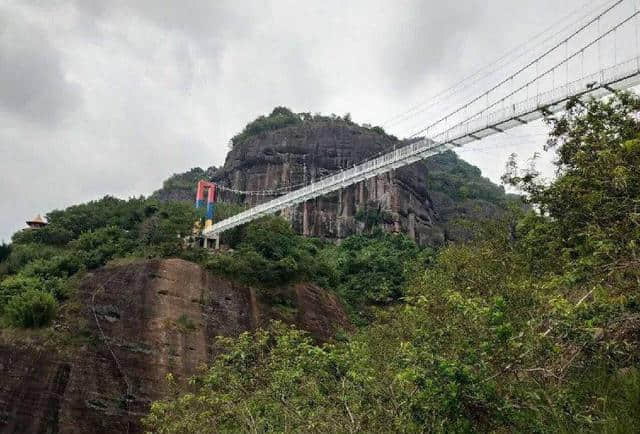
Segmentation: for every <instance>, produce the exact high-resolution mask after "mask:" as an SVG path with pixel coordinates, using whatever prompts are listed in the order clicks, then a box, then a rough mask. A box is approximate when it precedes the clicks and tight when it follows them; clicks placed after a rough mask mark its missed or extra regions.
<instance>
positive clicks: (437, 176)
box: [426, 151, 519, 205]
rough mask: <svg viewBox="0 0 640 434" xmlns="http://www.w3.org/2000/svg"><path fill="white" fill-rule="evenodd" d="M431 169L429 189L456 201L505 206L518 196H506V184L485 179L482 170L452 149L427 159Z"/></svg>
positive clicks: (428, 166)
mask: <svg viewBox="0 0 640 434" xmlns="http://www.w3.org/2000/svg"><path fill="white" fill-rule="evenodd" d="M426 164H427V168H428V170H429V172H428V173H429V178H428V181H429V191H431V192H440V193H444V194H446V195H447V196H449V197H450V198H452V199H453V200H455V201H462V200H465V199H475V200H478V199H479V200H485V201H487V202H491V203H494V204H496V205H505V203H506V202H508V201H509V200H510V199H511V200H512V201H516V200H519V196H515V195H506V194H505V190H504V187H502V186H498V185H496V184H494V183H493V182H491V181H490V180H489V179H488V178H484V177H483V176H482V173H481V172H480V169H478V168H477V167H476V166H473V165H471V164H469V163H467V162H466V161H464V160H462V159H461V158H459V157H458V155H457V154H456V153H455V152H453V151H447V152H444V153H442V154H439V155H435V156H433V157H432V158H430V159H429V160H427V161H426Z"/></svg>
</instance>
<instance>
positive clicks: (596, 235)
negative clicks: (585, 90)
mask: <svg viewBox="0 0 640 434" xmlns="http://www.w3.org/2000/svg"><path fill="white" fill-rule="evenodd" d="M639 110H640V98H638V96H637V95H634V94H629V93H616V94H615V95H614V96H612V97H611V98H609V99H605V100H595V99H592V100H589V101H588V102H586V103H582V102H579V101H577V100H575V101H571V102H570V103H569V104H568V106H567V112H566V113H565V114H563V115H562V116H560V117H559V118H550V119H548V122H549V123H550V125H551V126H552V127H553V129H552V132H551V136H550V139H549V141H548V149H554V150H555V151H556V155H557V160H556V162H555V164H556V168H557V177H556V179H554V180H553V181H552V182H551V183H544V182H543V181H542V180H541V177H540V174H539V173H538V172H537V171H536V170H535V169H529V170H525V171H520V170H518V167H517V164H516V163H515V159H514V158H512V159H511V161H510V163H509V164H508V172H507V174H506V175H505V177H504V180H505V181H506V182H508V183H510V184H512V185H514V186H517V187H519V188H520V189H522V190H523V191H524V192H526V193H527V195H528V200H529V201H530V202H531V203H533V204H535V206H536V207H538V209H539V211H540V214H541V216H542V217H540V218H534V217H532V218H530V220H529V222H528V223H526V224H522V225H521V228H520V229H522V231H521V232H522V233H521V236H523V237H524V238H525V239H529V240H530V241H531V242H533V243H538V245H539V244H540V243H539V241H540V239H539V238H538V237H537V236H536V235H534V233H535V234H543V237H544V238H545V240H547V241H548V242H545V243H543V244H544V246H547V247H552V248H553V249H554V251H555V253H554V255H556V256H559V257H564V258H565V259H566V260H568V261H574V262H575V263H576V264H577V271H578V273H579V274H580V275H581V276H583V277H584V275H585V273H586V274H588V273H591V272H594V271H603V270H604V269H606V270H607V271H611V272H634V270H635V271H637V270H640V259H639V258H640V256H639V254H640V250H639V248H640V246H639V245H638V240H639V239H640V223H639V222H640V211H639V210H638V203H640V122H639V120H638V117H637V113H638V111H639ZM544 224H546V225H547V227H546V228H545V229H544V230H541V226H542V225H544ZM532 230H533V231H534V232H533V233H532V232H531V231H532ZM531 245H532V244H531V243H529V246H531ZM537 253H538V254H540V253H542V252H541V251H538V252H537ZM533 255H535V253H534V254H532V256H533ZM540 256H546V255H540Z"/></svg>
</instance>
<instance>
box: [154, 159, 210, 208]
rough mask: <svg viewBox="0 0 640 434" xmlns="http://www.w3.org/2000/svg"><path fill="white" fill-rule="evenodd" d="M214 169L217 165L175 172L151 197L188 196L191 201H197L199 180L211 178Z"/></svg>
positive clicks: (165, 198) (169, 198)
mask: <svg viewBox="0 0 640 434" xmlns="http://www.w3.org/2000/svg"><path fill="white" fill-rule="evenodd" d="M214 171H215V167H210V168H208V169H207V170H204V169H201V168H200V167H194V168H193V169H191V170H189V171H187V172H184V173H176V174H173V175H172V176H171V177H169V178H168V179H167V180H165V181H164V182H163V183H162V188H161V189H160V190H157V191H155V192H154V193H153V195H151V198H152V199H159V200H181V199H183V198H188V199H189V200H190V201H195V200H196V189H197V184H198V181H200V180H202V179H210V178H211V175H212V174H213V173H214Z"/></svg>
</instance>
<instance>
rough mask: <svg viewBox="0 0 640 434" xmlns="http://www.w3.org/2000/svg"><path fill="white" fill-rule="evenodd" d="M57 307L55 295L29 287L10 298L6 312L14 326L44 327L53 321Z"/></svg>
mask: <svg viewBox="0 0 640 434" xmlns="http://www.w3.org/2000/svg"><path fill="white" fill-rule="evenodd" d="M57 308H58V303H57V302H56V299H55V298H54V297H53V295H51V294H50V293H48V292H45V291H38V290H35V289H29V290H27V291H25V292H23V293H22V294H18V295H15V296H13V297H12V298H11V299H10V300H9V302H8V303H7V305H6V307H5V310H4V314H5V318H6V319H7V321H8V323H9V325H11V326H13V327H25V328H26V327H43V326H46V325H48V324H49V323H51V321H52V320H53V318H54V317H55V315H56V311H57Z"/></svg>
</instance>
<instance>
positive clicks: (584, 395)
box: [145, 94, 640, 432]
mask: <svg viewBox="0 0 640 434" xmlns="http://www.w3.org/2000/svg"><path fill="white" fill-rule="evenodd" d="M638 110H640V100H639V99H638V98H637V97H636V96H634V95H627V94H620V95H617V96H616V97H614V98H611V99H610V100H608V101H605V102H597V101H591V102H589V103H587V104H586V105H583V104H581V103H580V104H578V103H575V102H574V103H572V104H570V105H569V107H568V112H567V113H566V115H564V116H562V117H560V118H559V119H549V122H551V124H552V125H553V133H552V135H551V139H550V141H549V145H548V146H549V149H552V150H555V151H556V152H557V154H558V161H557V166H558V177H557V179H556V180H555V181H553V182H552V183H551V184H543V183H541V181H539V179H538V176H537V173H535V171H522V170H519V169H518V167H517V165H516V164H515V162H513V163H512V164H511V165H510V167H509V170H508V173H507V174H506V175H505V181H507V182H509V183H511V184H513V185H516V186H519V187H520V188H521V189H523V190H524V191H525V192H527V193H528V194H529V199H530V201H531V203H532V204H533V205H534V206H535V208H536V209H537V210H539V212H530V213H526V214H523V213H521V212H514V214H512V215H511V216H509V217H505V218H504V219H503V220H501V221H495V222H493V223H487V224H485V225H483V227H482V230H480V231H478V233H477V234H478V235H477V237H476V239H475V240H473V241H471V242H468V243H459V244H454V245H450V246H447V247H445V248H443V249H441V250H439V251H438V252H437V253H436V254H435V256H434V257H433V259H426V258H425V257H424V256H423V255H418V258H417V260H416V261H412V260H409V261H407V262H405V263H404V264H402V265H401V267H400V268H402V269H403V270H405V271H408V270H410V271H409V272H408V273H407V274H403V273H400V274H396V275H397V276H398V277H400V276H402V278H398V279H397V280H394V279H390V280H385V279H379V278H377V274H376V272H375V271H369V272H365V273H364V274H363V275H361V276H359V277H357V278H356V281H357V282H358V283H357V284H355V285H352V284H347V285H346V287H344V288H345V289H342V294H343V297H344V299H345V301H346V302H347V303H349V304H350V305H351V306H352V308H353V307H354V300H355V305H358V304H359V303H364V304H368V305H370V306H371V305H374V306H377V309H375V315H374V316H373V318H371V320H370V321H367V322H364V323H363V324H366V325H362V326H361V327H360V328H359V330H358V331H357V332H356V333H355V334H353V335H350V336H344V337H341V338H340V339H338V340H337V341H336V342H334V343H331V344H326V345H323V346H318V345H316V344H314V342H313V341H312V340H311V339H309V337H307V336H306V335H305V334H304V333H301V332H300V331H298V330H295V329H293V328H290V327H287V326H285V325H283V324H278V323H274V324H273V325H272V327H271V328H269V329H267V330H260V331H258V332H256V333H245V334H243V335H241V336H240V337H238V338H235V339H221V340H220V342H219V344H220V345H223V346H224V347H225V348H226V349H227V350H226V351H225V352H224V353H223V354H222V355H221V356H219V357H218V358H217V359H216V360H215V361H214V363H212V364H211V365H210V366H209V368H208V370H207V371H206V372H205V373H203V374H202V375H201V376H199V377H197V378H195V379H194V380H193V382H192V383H191V386H190V387H189V388H187V389H177V390H176V392H175V395H173V396H170V397H167V399H166V400H163V401H158V402H156V403H154V404H153V406H152V411H151V414H150V415H149V416H148V417H147V418H146V419H145V420H146V423H147V425H148V427H149V429H151V430H153V431H157V432H205V431H211V430H214V431H235V430H242V431H247V432H263V431H278V432H282V431H284V432H308V431H317V432H359V431H364V432H389V431H397V432H424V431H443V432H472V431H481V432H487V431H498V432H575V431H594V432H634V431H636V430H637V427H638V426H640V373H639V372H638V362H639V361H640V360H639V359H640V352H639V351H638V348H639V347H638V345H639V343H640V293H639V292H638V289H639V287H638V285H639V283H640V262H639V260H638V257H639V256H638V255H639V254H640V251H639V247H638V243H639V241H640V220H639V218H640V215H639V214H638V207H639V205H640V177H639V175H640V125H639V123H638V121H637V113H638ZM269 233H271V231H269ZM286 239H287V240H291V239H292V237H290V236H287V237H286ZM381 242H383V243H384V240H382V241H381ZM354 244H355V245H362V244H361V241H354ZM365 244H366V242H365ZM392 244H393V243H392ZM376 250H379V249H376ZM364 251H365V252H367V249H366V247H365V248H364ZM360 252H362V250H361V251H360ZM367 254H368V255H373V256H375V255H374V253H373V252H371V251H369V252H368V253H367ZM367 254H365V258H366V257H367V256H366V255H367ZM235 255H239V253H237V252H234V253H232V254H231V255H230V257H229V258H228V259H229V260H233V261H234V262H235V260H238V259H240V258H237V257H235ZM331 256H332V257H333V258H334V259H335V262H336V263H337V264H338V268H340V267H341V266H344V265H345V264H346V263H348V262H349V259H346V258H345V257H344V256H341V255H340V254H338V255H336V254H331ZM356 256H358V254H356ZM402 256H403V257H405V258H414V257H416V255H415V253H414V254H407V255H402ZM383 257H384V258H385V260H388V261H389V262H390V263H389V264H385V265H384V266H383V267H382V269H389V270H395V269H396V268H395V266H394V264H393V258H394V255H386V254H385V255H383ZM347 258H349V255H347ZM256 259H259V260H260V261H262V260H265V261H266V263H265V264H271V265H273V266H276V267H277V265H278V264H280V263H281V262H288V256H287V255H286V254H283V253H282V252H271V251H268V252H264V251H263V252H262V253H260V252H258V255H257V256H256ZM219 260H223V259H222V258H221V259H219ZM345 261H346V262H345ZM314 262H315V261H314ZM356 263H357V264H359V265H360V267H362V268H361V269H366V268H367V267H369V266H370V265H372V266H373V267H374V268H375V264H376V261H375V260H374V261H369V260H365V261H363V262H360V261H356ZM353 265H354V263H353V262H351V266H353ZM351 266H347V268H348V269H352V268H351ZM306 270H307V269H306V268H305V269H304V270H301V271H306ZM241 274H242V273H241ZM312 274H313V275H314V276H319V275H321V274H322V273H319V272H316V271H312ZM369 278H371V280H368V279H369ZM347 280H350V279H347ZM352 283H353V282H352ZM336 288H341V286H340V285H338V286H336ZM347 288H348V289H347ZM352 291H353V292H352ZM369 291H371V292H373V294H371V293H369ZM351 294H357V296H356V297H355V298H350V295H351ZM381 296H382V297H381ZM381 298H382V300H381ZM394 299H395V300H396V301H397V303H391V304H387V302H388V301H389V300H394ZM381 301H382V304H381V303H380V302H381Z"/></svg>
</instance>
